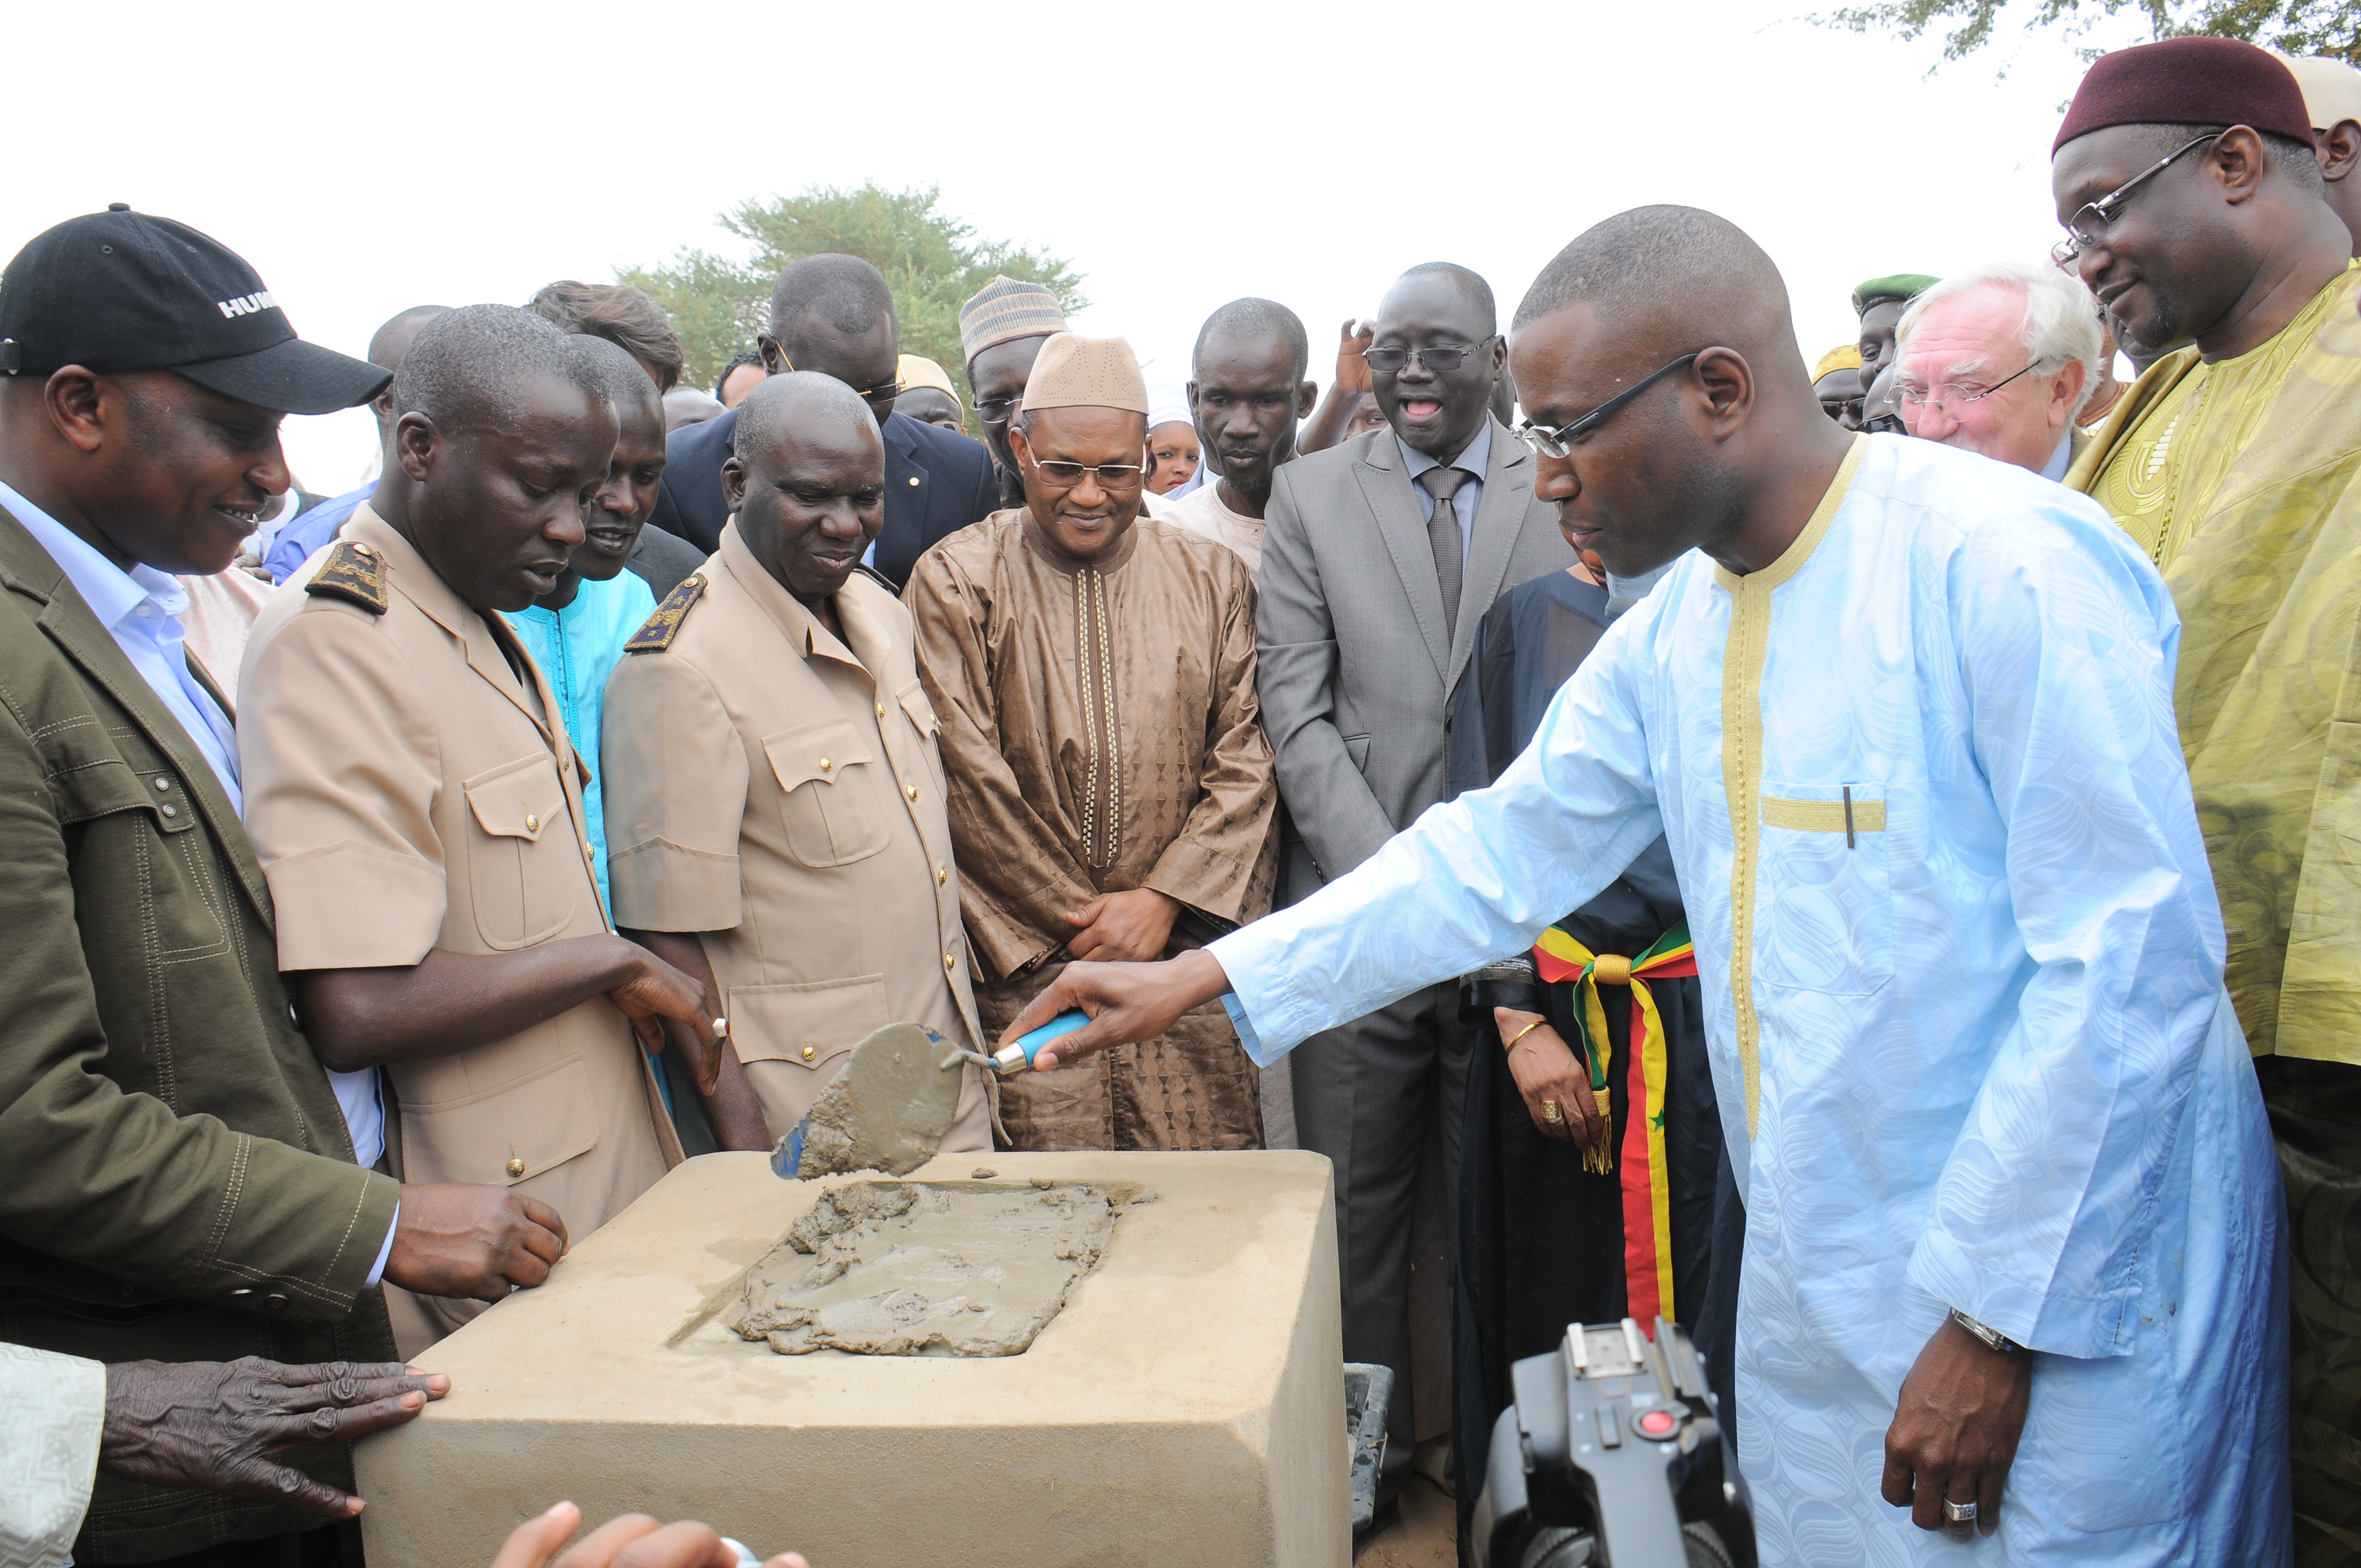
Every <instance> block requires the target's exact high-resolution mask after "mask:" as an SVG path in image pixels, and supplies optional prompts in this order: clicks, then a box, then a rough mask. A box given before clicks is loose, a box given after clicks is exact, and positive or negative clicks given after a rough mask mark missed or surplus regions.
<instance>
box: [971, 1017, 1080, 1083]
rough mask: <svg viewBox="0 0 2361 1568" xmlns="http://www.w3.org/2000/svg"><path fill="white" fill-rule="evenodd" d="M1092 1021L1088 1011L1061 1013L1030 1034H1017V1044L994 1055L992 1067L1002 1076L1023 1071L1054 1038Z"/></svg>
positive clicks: (1002, 1048)
mask: <svg viewBox="0 0 2361 1568" xmlns="http://www.w3.org/2000/svg"><path fill="white" fill-rule="evenodd" d="M1090 1021H1091V1015H1090V1014H1087V1013H1083V1012H1081V1011H1076V1012H1072V1013H1060V1014H1058V1015H1057V1016H1056V1017H1055V1018H1052V1019H1050V1020H1049V1022H1048V1023H1046V1024H1044V1025H1041V1026H1040V1027H1039V1028H1038V1029H1036V1030H1034V1031H1033V1032H1032V1033H1031V1034H1029V1035H1019V1036H1016V1044H1015V1045H1009V1046H1003V1047H1000V1049H998V1050H997V1051H994V1053H993V1055H992V1068H993V1070H994V1072H997V1073H999V1074H1000V1075H1001V1076H1002V1077H1004V1078H1005V1077H1006V1076H1007V1075H1008V1074H1010V1073H1012V1072H1023V1071H1024V1070H1025V1069H1027V1068H1029V1067H1031V1066H1032V1065H1033V1058H1035V1057H1038V1056H1039V1055H1040V1054H1041V1049H1042V1047H1045V1046H1047V1045H1049V1042H1050V1041H1052V1040H1062V1039H1064V1038H1065V1037H1066V1036H1068V1035H1071V1034H1072V1033H1073V1032H1074V1031H1075V1030H1077V1029H1079V1028H1081V1027H1082V1025H1085V1024H1087V1023H1089V1022H1090Z"/></svg>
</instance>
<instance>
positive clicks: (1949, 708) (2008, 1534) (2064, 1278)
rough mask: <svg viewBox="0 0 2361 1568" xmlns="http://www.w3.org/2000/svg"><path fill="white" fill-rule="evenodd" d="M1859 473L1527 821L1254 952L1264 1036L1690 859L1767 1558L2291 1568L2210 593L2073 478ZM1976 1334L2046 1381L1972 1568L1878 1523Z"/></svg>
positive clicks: (1244, 985) (1240, 1004) (1487, 797)
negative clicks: (2203, 802) (2201, 643)
mask: <svg viewBox="0 0 2361 1568" xmlns="http://www.w3.org/2000/svg"><path fill="white" fill-rule="evenodd" d="M1850 461H1852V462H1857V463H1858V468H1857V470H1855V471H1854V472H1853V474H1852V475H1851V483H1850V488H1847V489H1845V490H1844V492H1843V494H1842V499H1841V502H1840V503H1836V502H1824V503H1823V506H1822V509H1821V510H1820V512H1819V513H1818V514H1817V516H1816V517H1815V519H1814V521H1813V523H1812V525H1811V526H1809V527H1807V528H1806V530H1805V531H1804V532H1803V534H1802V535H1801V537H1799V538H1798V539H1797V540H1796V541H1795V543H1794V544H1793V545H1791V546H1790V547H1789V549H1788V550H1787V552H1786V554H1784V555H1783V556H1781V558H1780V559H1779V560H1778V561H1777V562H1775V563H1773V564H1772V565H1770V566H1768V567H1767V568H1765V569H1764V570H1763V571H1762V572H1760V573H1757V574H1754V575H1753V576H1748V577H1743V578H1741V577H1735V576H1731V575H1730V573H1728V572H1727V571H1726V570H1724V569H1723V568H1721V567H1719V566H1718V565H1716V564H1715V563H1714V562H1712V561H1710V560H1708V559H1706V558H1704V557H1702V556H1700V555H1697V554H1689V555H1686V556H1684V557H1682V558H1681V560H1680V561H1679V563H1678V564H1677V565H1675V566H1674V568H1673V570H1672V572H1671V573H1670V574H1669V575H1668V576H1666V577H1665V578H1664V581H1663V582H1662V583H1661V584H1659V585H1658V586H1657V587H1656V589H1655V591H1654V592H1653V594H1651V595H1650V596H1649V597H1648V598H1646V599H1644V600H1642V602H1641V603H1640V604H1639V605H1638V606H1637V607H1635V608H1634V609H1632V610H1631V613H1630V614H1628V615H1625V616H1624V617H1623V618H1622V619H1621V620H1618V621H1616V622H1615V624H1614V625H1613V627H1611V628H1610V629H1609V630H1608V631H1607V633H1606V634H1605V635H1604V636H1603V637H1601V638H1600V639H1599V641H1598V647H1597V649H1596V650H1595V651H1594V652H1592V653H1591V655H1590V657H1589V658H1588V659H1587V660H1586V661H1585V662H1584V663H1583V664H1582V666H1581V668H1580V669H1578V670H1577V671H1576V672H1575V674H1574V676H1573V678H1572V679H1570V680H1569V681H1568V682H1567V683H1566V685H1565V688H1564V689H1563V690H1562V691H1561V692H1559V694H1558V696H1556V698H1555V699H1554V702H1553V703H1552V704H1551V707H1550V708H1549V711H1548V713H1547V715H1546V716H1545V717H1544V718H1543V720H1542V725H1541V729H1540V730H1539V731H1538V732H1537V733H1536V735H1535V736H1534V738H1533V740H1532V744H1531V745H1530V746H1528V747H1527V748H1526V750H1525V751H1524V752H1523V754H1522V755H1521V756H1519V757H1518V758H1517V760H1516V761H1515V762H1513V763H1512V764H1511V765H1510V767H1509V769H1508V770H1507V772H1505V773H1503V774H1502V775H1501V777H1500V779H1499V782H1498V783H1497V784H1494V785H1493V786H1492V787H1491V788H1489V789H1485V790H1478V791H1475V792H1472V793H1470V794H1466V795H1461V796H1459V797H1458V798H1457V799H1456V800H1454V801H1450V802H1447V803H1445V804H1443V805H1439V806H1433V807H1432V808H1430V809H1429V810H1428V811H1426V812H1425V813H1424V814H1423V815H1422V816H1421V817H1419V819H1418V820H1417V821H1416V822H1415V823H1413V824H1412V825H1411V827H1410V828H1407V829H1406V830H1404V831H1403V832H1401V833H1400V834H1398V835H1396V836H1395V837H1394V839H1392V840H1391V841H1390V842H1389V843H1387V844H1386V845H1385V847H1384V848H1382V849H1380V850H1378V852H1377V853H1376V854H1375V855H1373V856H1371V857H1370V858H1369V859H1368V860H1367V861H1365V862H1363V863H1362V864H1361V865H1360V866H1359V867H1358V868H1356V870H1355V871H1353V872H1351V873H1350V874H1349V875H1346V876H1343V877H1340V878H1338V879H1337V880H1336V881H1334V882H1332V883H1329V884H1328V885H1327V886H1326V887H1324V888H1323V889H1321V890H1320V891H1319V892H1318V893H1316V894H1313V895H1312V897H1310V898H1308V899H1306V900H1305V901H1304V902H1302V903H1301V904H1298V905H1294V906H1292V907H1291V908H1288V909H1282V910H1279V911H1278V912H1277V913H1275V914H1272V915H1270V916H1267V917H1265V918H1263V919H1261V920H1258V921H1256V922H1255V923H1254V924H1252V925H1250V926H1246V927H1243V928H1241V929H1240V930H1238V931H1235V932H1234V933H1232V934H1231V935H1229V936H1227V937H1224V938H1222V939H1221V940H1219V941H1217V942H1215V943H1213V945H1212V947H1211V948H1209V949H1208V950H1209V951H1210V952H1211V953H1212V954H1213V957H1214V958H1215V959H1217V960H1218V961H1219V962H1220V963H1221V965H1222V968H1223V970H1224V972H1225V973H1226V974H1227V975H1228V977H1229V980H1230V982H1231V984H1232V986H1233V987H1234V988H1235V994H1234V996H1233V998H1232V999H1231V1000H1230V1003H1229V1004H1230V1005H1231V1006H1232V1007H1233V1008H1234V1009H1235V1010H1236V1011H1237V1012H1239V1013H1242V1014H1244V1016H1245V1018H1246V1021H1247V1024H1248V1025H1249V1027H1248V1028H1247V1029H1246V1030H1243V1031H1241V1034H1242V1036H1244V1043H1245V1044H1246V1046H1247V1048H1248V1050H1249V1051H1250V1053H1251V1054H1252V1055H1253V1056H1254V1057H1255V1059H1256V1060H1257V1061H1258V1062H1260V1063H1262V1064H1264V1065H1268V1064H1270V1063H1271V1062H1272V1061H1274V1060H1275V1059H1276V1058H1277V1055H1278V1053H1279V1052H1281V1051H1284V1050H1285V1049H1287V1048H1288V1047H1290V1046H1292V1045H1294V1044H1295V1043H1297V1042H1298V1041H1300V1040H1301V1039H1303V1038H1305V1037H1307V1036H1310V1035H1312V1034H1313V1033H1315V1032H1317V1031H1319V1030H1322V1029H1327V1028H1333V1027H1334V1026H1335V1025H1338V1024H1340V1023H1343V1022H1344V1021H1345V1020H1347V1019H1351V1018H1357V1017H1360V1016H1362V1015H1364V1014H1367V1013H1370V1012H1372V1011H1374V1010H1376V1009H1377V1008H1378V1007H1381V1006H1383V1005H1385V1004H1386V1003H1389V1002H1390V1001H1392V1000H1394V999H1396V998H1398V997H1400V996H1403V995H1407V994H1409V993H1410V992H1413V991H1415V990H1416V989H1418V988H1419V987H1422V986H1424V985H1429V984H1432V983H1433V982H1434V981H1439V980H1444V979H1446V978H1449V977H1452V976H1455V975H1461V974H1466V973H1467V972H1468V971H1469V970H1474V969H1477V968H1478V967H1480V966H1481V965H1483V964H1485V963H1488V962H1490V961H1492V960H1494V959H1500V958H1503V957H1506V956H1508V955H1510V954H1513V953H1517V952H1521V951H1522V950H1524V949H1525V948H1527V947H1528V946H1529V945H1530V944H1531V943H1532V941H1533V939H1534V938H1535V937H1536V936H1537V935H1538V934H1539V933H1540V932H1541V931H1543V929H1544V928H1545V927H1548V926H1549V925H1550V923H1551V922H1552V921H1554V920H1555V919H1557V918H1558V917H1559V916H1562V915H1563V914H1564V912H1565V911H1566V910H1568V909H1574V908H1579V907H1580V906H1581V905H1583V904H1584V903H1585V902H1587V900H1588V899H1590V898H1591V897H1592V896H1593V895H1594V894H1597V893H1598V890H1599V889H1600V888H1601V887H1603V886H1605V885H1606V884H1607V883H1609V882H1610V881H1612V880H1613V879H1614V878H1615V876H1616V875H1617V874H1619V873H1620V872H1621V871H1622V870H1623V868H1624V867H1625V866H1626V865H1627V864H1628V863H1629V862H1630V861H1631V857H1632V856H1633V855H1635V854H1637V853H1638V852H1639V851H1640V850H1642V849H1643V848H1644V847H1646V845H1647V844H1648V843H1649V842H1650V841H1651V840H1653V839H1654V838H1655V837H1656V836H1657V835H1658V834H1659V833H1662V834H1664V835H1665V836H1666V838H1667V839H1669V841H1670V846H1671V850H1672V854H1673V859H1674V861H1675V865H1676V866H1677V868H1678V870H1679V872H1680V883H1681V889H1682V892H1683V894H1685V895H1686V897H1685V900H1684V902H1685V903H1686V905H1687V906H1688V914H1689V931H1690V935H1691V936H1692V937H1693V938H1694V939H1695V941H1696V946H1697V976H1698V980H1699V982H1700V983H1701V985H1702V987H1703V990H1704V1001H1705V1016H1706V1036H1707V1055H1708V1058H1709V1060H1710V1063H1711V1067H1712V1070H1713V1078H1714V1087H1715V1091H1716V1093H1717V1097H1718V1099H1719V1106H1720V1111H1721V1115H1722V1119H1723V1124H1724V1132H1725V1137H1726V1140H1727V1145H1728V1147H1729V1150H1730V1165H1731V1168H1732V1170H1733V1171H1734V1172H1735V1174H1736V1178H1737V1180H1738V1183H1739V1186H1740V1189H1741V1191H1742V1192H1743V1193H1744V1195H1745V1202H1746V1249H1745V1261H1744V1265H1743V1267H1742V1270H1741V1274H1740V1282H1739V1307H1738V1316H1739V1324H1738V1333H1737V1345H1738V1365H1737V1383H1738V1398H1739V1403H1740V1404H1741V1406H1742V1407H1743V1408H1744V1409H1745V1411H1746V1418H1747V1419H1746V1420H1745V1421H1744V1422H1743V1423H1741V1426H1740V1429H1739V1445H1740V1447H1739V1463H1740V1464H1741V1468H1742V1469H1743V1470H1744V1471H1745V1474H1746V1479H1747V1481H1748V1483H1749V1485H1750V1486H1752V1491H1753V1497H1754V1508H1755V1519H1756V1522H1757V1527H1758V1546H1759V1550H1760V1553H1761V1558H1762V1562H1763V1564H1764V1568H1778V1565H1783V1564H1790V1563H1879V1564H1893V1565H1897V1568H1898V1565H1901V1564H1927V1565H1930V1568H1931V1565H1934V1564H1938V1563H1940V1564H1955V1563H1956V1564H1968V1563H1974V1562H1976V1561H1978V1560H1981V1561H1982V1562H1985V1563H2067V1562H2071V1563H2096V1564H2122V1565H2130V1564H2135V1563H2136V1564H2140V1565H2142V1568H2149V1565H2158V1564H2165V1563H2172V1564H2186V1565H2190V1568H2195V1565H2198V1564H2210V1563H2285V1562H2288V1561H2289V1560H2290V1546H2289V1541H2288V1530H2289V1529H2290V1522H2289V1521H2290V1506H2289V1500H2288V1473H2287V1464H2288V1460H2287V1441H2288V1438H2287V1432H2288V1413H2287V1412H2288V1397H2289V1396H2288V1362H2287V1354H2288V1342H2287V1325H2286V1320H2285V1313H2286V1311H2287V1283H2286V1274H2285V1271H2284V1261H2283V1260H2284V1255H2285V1253H2284V1245H2283V1236H2282V1225H2283V1222H2282V1219H2281V1216H2280V1207H2281V1204H2280V1192H2279V1173H2278V1164H2277V1159H2276V1157H2275V1155H2274V1153H2273V1149H2272V1145H2271V1137H2270V1129H2269V1126H2268V1123H2267V1121H2266V1120H2265V1117H2264V1114H2263V1107H2262V1102H2261V1095H2260V1092H2259V1091H2258V1089H2257V1085H2256V1081H2255V1072H2254V1067H2253V1064H2252V1062H2251V1060H2250V1059H2249V1058H2248V1056H2247V1052H2246V1043H2245V1039H2244V1037H2243V1036H2242V1035H2241V1033H2240V1031H2239V1027H2238V1022H2237V1015H2236V1014H2235V1011H2234V1010H2233V1008H2232V1007H2231V1005H2230V1001H2229V996H2228V993H2227V992H2225V991H2224V989H2223V985H2222V973H2223V960H2224V935H2223V925H2222V910H2221V904H2220V900H2219V898H2218V897H2217V896H2216V894H2215V892H2214V887H2213V872H2212V869H2211V867H2210V865H2209V863H2208V861H2207V860H2206V853H2205V843H2204V839H2202V836H2201V835H2200V833H2199V830H2198V823H2197V812H2196V807H2195V805H2194V803H2193V802H2192V800H2191V795H2190V789H2189V776H2188V772H2187V768H2186V766H2185V764H2184V762H2183V761H2182V756H2181V750H2180V730H2179V727H2178V726H2177V725H2176V724H2175V722H2174V719H2173V706H2172V691H2173V668H2174V660H2175V657H2176V654H2177V652H2178V651H2179V645H2180V619H2179V617H2178V616H2177V614H2176V613H2175V611H2174V609H2173V603H2172V597H2171V595H2170V594H2169V592H2168V591H2167V590H2166V587H2165V585H2164V581H2163V579H2162V577H2161V576H2158V572H2157V570H2156V568H2155V566H2154V565H2152V564H2151V563H2150V562H2149V561H2148V559H2147V555H2146V554H2144V553H2143V552H2141V551H2140V550H2139V549H2138V548H2137V547H2136V546H2135V545H2134V544H2133V543H2131V540H2130V537H2129V535H2127V534H2125V532H2124V531H2123V530H2122V529H2120V528H2118V527H2117V526H2115V524H2114V520H2113V519H2111V518H2110V517H2109V516H2108V515H2107V513H2106V512H2105V511H2104V510H2102V509H2100V508H2099V507H2098V506H2097V505H2095V504H2094V503H2093V502H2092V500H2091V499H2090V498H2088V497H2086V496H2079V495H2074V494H2071V493H2070V492H2068V491H2066V490H2064V489H2061V488H2059V487H2058V486H2056V485H2053V484H2050V483H2048V481H2046V480H2044V479H2042V478H2041V477H2039V476H2038V475H2037V474H2034V473H2031V472H2029V471H2027V470H2026V469H2023V468H2019V467H2016V466H2013V465H2010V464H2004V463H1995V462H1993V461H1991V460H1990V459H1988V458H1983V457H1979V456H1976V455H1973V454H1971V453H1966V452H1961V451H1959V450H1957V449H1955V448H1952V447H1949V446H1943V445H1939V444H1936V443H1934V442H1930V441H1917V440H1913V439H1910V438H1907V437H1902V436H1888V435H1875V436H1863V437H1861V438H1859V443H1858V444H1857V446H1856V448H1855V455H1854V457H1853V458H1852V459H1851V460H1850ZM1840 482H1841V479H1840ZM1726 720H1727V721H1728V722H1729V724H1730V733H1728V734H1725V733H1724V724H1725V721H1726ZM1733 757H1735V758H1738V759H1741V763H1740V765H1739V766H1737V767H1730V766H1728V765H1727V763H1728V762H1729V760H1730V759H1731V758H1733ZM1949 1308H1957V1309H1959V1310H1961V1311H1964V1312H1966V1313H1968V1314H1969V1315H1970V1316H1971V1317H1973V1318H1976V1319H1977V1320H1979V1321H1982V1322H1985V1323H1988V1324H1990V1325H1992V1326H1993V1328H1995V1329H1997V1330H1999V1331H2000V1332H2002V1333H2004V1334H2006V1335H2007V1336H2008V1337H2010V1338H2011V1339H2013V1340H2015V1341H2016V1342H2017V1343H2020V1344H2023V1345H2027V1346H2029V1347H2030V1348H2031V1350H2032V1351H2033V1352H2034V1353H2037V1356H2038V1362H2037V1365H2038V1370H2037V1372H2036V1374H2035V1376H2034V1378H2033V1392H2032V1405H2031V1409H2030V1412H2029V1414H2028V1415H2027V1417H2026V1423H2025V1429H2024V1436H2023V1440H2022V1442H2021V1443H2020V1445H2019V1446H2018V1448H2017V1451H2016V1458H2015V1465H2014V1467H2013V1468H2012V1469H2011V1470H2010V1472H2009V1476H2008V1497H2009V1502H2008V1506H2007V1508H2005V1509H2004V1513H2003V1515H2002V1519H2001V1525H2000V1534H1999V1537H1998V1539H1997V1540H1994V1541H1985V1542H1982V1543H1981V1544H1980V1546H1954V1545H1953V1544H1952V1543H1950V1542H1949V1541H1946V1540H1945V1539H1944V1538H1943V1537H1941V1536H1940V1535H1936V1534H1931V1533H1929V1532H1927V1531H1923V1530H1917V1529H1916V1528H1915V1527H1913V1526H1912V1525H1911V1523H1910V1520H1909V1516H1908V1515H1907V1514H1906V1513H1905V1512H1903V1511H1901V1510H1898V1509H1895V1508H1889V1507H1887V1506H1886V1505H1885V1503H1884V1502H1883V1500H1882V1499H1881V1498H1880V1497H1879V1496H1878V1489H1877V1488H1878V1475H1879V1467H1880V1464H1881V1462H1882V1455H1883V1443H1884V1434H1885V1431H1886V1428H1887V1426H1888V1425H1889V1424H1890V1423H1891V1422H1892V1421H1893V1420H1894V1397H1895V1393H1896V1391H1897V1390H1898V1389H1899V1388H1900V1387H1901V1386H1902V1381H1903V1379H1904V1378H1905V1376H1908V1375H1909V1373H1910V1369H1911V1366H1912V1365H1913V1363H1914V1362H1915V1360H1916V1357H1917V1354H1918V1353H1919V1351H1920V1349H1921V1348H1922V1347H1924V1346H1925V1344H1926V1343H1927V1339H1928V1338H1929V1336H1930V1335H1932V1334H1933V1333H1934V1332H1935V1331H1936V1329H1937V1328H1938V1326H1939V1325H1940V1324H1941V1323H1942V1321H1943V1320H1944V1315H1945V1312H1946V1310H1947V1309H1949Z"/></svg>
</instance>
